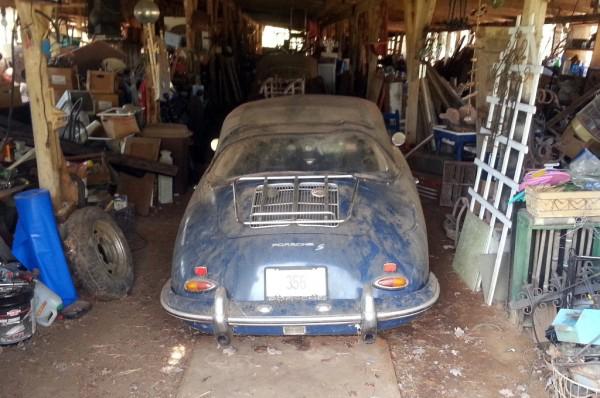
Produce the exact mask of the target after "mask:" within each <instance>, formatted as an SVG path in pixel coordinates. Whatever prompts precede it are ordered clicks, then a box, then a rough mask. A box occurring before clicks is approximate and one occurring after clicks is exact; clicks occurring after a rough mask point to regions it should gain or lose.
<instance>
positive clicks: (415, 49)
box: [404, 0, 436, 144]
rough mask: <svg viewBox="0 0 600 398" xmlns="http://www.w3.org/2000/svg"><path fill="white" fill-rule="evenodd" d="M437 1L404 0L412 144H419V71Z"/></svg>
mask: <svg viewBox="0 0 600 398" xmlns="http://www.w3.org/2000/svg"><path fill="white" fill-rule="evenodd" d="M435 4H436V0H423V1H416V0H404V21H405V25H406V51H407V54H406V64H407V74H408V103H407V106H406V139H407V141H408V143H410V144H416V143H417V126H418V120H417V119H418V113H419V91H420V90H419V89H420V84H419V80H420V77H419V70H420V68H421V49H422V48H423V47H424V46H425V40H426V32H427V30H428V29H429V24H430V23H431V19H432V18H433V10H434V9H435Z"/></svg>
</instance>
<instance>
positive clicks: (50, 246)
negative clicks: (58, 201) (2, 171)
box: [12, 189, 78, 307]
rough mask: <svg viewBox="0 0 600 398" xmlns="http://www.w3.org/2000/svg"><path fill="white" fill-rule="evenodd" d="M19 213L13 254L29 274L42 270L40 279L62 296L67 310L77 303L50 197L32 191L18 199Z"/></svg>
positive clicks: (16, 196)
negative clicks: (70, 305) (69, 306)
mask: <svg viewBox="0 0 600 398" xmlns="http://www.w3.org/2000/svg"><path fill="white" fill-rule="evenodd" d="M15 204H16V206H17V212H18V213H19V221H18V222H17V230H16V232H15V239H14V241H13V247H12V250H13V254H14V256H15V257H16V258H17V259H18V260H19V261H20V262H21V263H23V265H25V267H27V269H28V270H30V271H32V272H34V271H35V270H39V275H38V278H39V280H41V281H42V283H44V284H45V285H46V286H47V287H48V288H49V289H50V290H52V291H53V292H54V293H56V294H58V295H59V296H60V298H61V299H62V301H63V304H64V306H65V307H66V306H68V305H69V304H71V303H73V302H74V301H76V300H77V298H78V297H77V292H76V290H75V286H74V285H73V280H72V279H71V274H70V273H69V268H68V266H67V260H66V259H65V254H64V252H63V247H62V241H61V239H60V235H59V234H58V228H57V227H56V220H55V219H54V210H53V208H52V200H51V198H50V193H49V192H48V191H47V190H45V189H32V190H30V191H25V192H21V193H19V194H17V195H15Z"/></svg>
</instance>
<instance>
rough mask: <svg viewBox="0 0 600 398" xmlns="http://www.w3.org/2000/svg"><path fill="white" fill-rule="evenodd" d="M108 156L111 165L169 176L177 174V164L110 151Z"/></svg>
mask: <svg viewBox="0 0 600 398" xmlns="http://www.w3.org/2000/svg"><path fill="white" fill-rule="evenodd" d="M107 156H108V162H109V163H110V164H112V165H117V166H125V167H131V168H134V169H137V170H142V171H147V172H150V173H156V174H162V175H166V176H169V177H175V176H176V175H177V166H175V165H172V164H167V163H161V162H156V161H150V160H146V159H138V158H134V157H131V156H127V155H120V154H116V153H111V154H109V155H107Z"/></svg>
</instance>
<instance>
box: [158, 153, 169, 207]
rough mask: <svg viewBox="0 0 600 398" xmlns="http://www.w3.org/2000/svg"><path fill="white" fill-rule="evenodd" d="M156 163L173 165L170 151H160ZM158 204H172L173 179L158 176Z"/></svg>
mask: <svg viewBox="0 0 600 398" xmlns="http://www.w3.org/2000/svg"><path fill="white" fill-rule="evenodd" d="M158 161H159V162H161V163H167V164H173V158H172V157H171V151H167V150H162V151H160V159H158ZM158 203H160V204H167V203H173V177H167V176H163V175H159V176H158Z"/></svg>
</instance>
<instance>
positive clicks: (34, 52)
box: [15, 0, 76, 213]
mask: <svg viewBox="0 0 600 398" xmlns="http://www.w3.org/2000/svg"><path fill="white" fill-rule="evenodd" d="M15 4H16V7H17V11H18V13H19V18H20V19H21V37H22V40H23V55H24V58H25V73H26V74H27V88H28V90H29V99H30V107H31V123H32V127H33V138H34V142H35V155H36V161H37V169H38V170H37V171H38V179H39V184H40V188H44V189H47V190H48V191H50V195H51V197H52V203H53V205H54V211H55V212H57V213H60V212H61V210H63V208H64V207H66V206H65V202H67V204H68V203H69V202H71V200H72V192H70V189H71V187H72V182H71V179H70V177H69V174H68V172H67V171H66V164H65V158H64V156H63V153H62V150H61V149H60V142H59V138H58V133H57V131H56V130H57V129H58V128H60V127H61V126H62V125H63V124H64V122H62V121H60V120H59V117H60V116H63V115H64V114H63V112H60V111H59V110H57V109H56V108H55V107H54V100H53V97H52V93H51V92H50V84H49V83H48V73H47V70H46V67H47V66H46V59H45V57H44V56H43V55H42V39H43V38H44V37H45V36H46V33H47V32H48V26H49V22H48V19H46V18H45V17H44V16H43V15H42V13H43V14H44V15H48V16H50V15H52V8H53V6H52V5H48V4H46V3H38V2H33V3H32V2H31V1H24V0H15ZM61 188H62V189H61ZM75 199H76V193H75Z"/></svg>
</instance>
